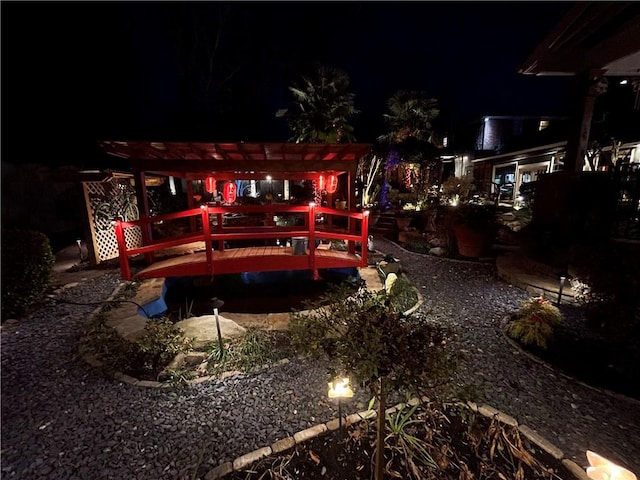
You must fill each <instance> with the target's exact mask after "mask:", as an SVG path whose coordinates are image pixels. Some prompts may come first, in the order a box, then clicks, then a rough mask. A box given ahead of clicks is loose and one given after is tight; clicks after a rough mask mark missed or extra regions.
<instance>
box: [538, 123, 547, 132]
mask: <svg viewBox="0 0 640 480" xmlns="http://www.w3.org/2000/svg"><path fill="white" fill-rule="evenodd" d="M548 126H549V120H540V123H539V124H538V131H539V132H541V131H542V130H544V129H545V128H547V127H548Z"/></svg>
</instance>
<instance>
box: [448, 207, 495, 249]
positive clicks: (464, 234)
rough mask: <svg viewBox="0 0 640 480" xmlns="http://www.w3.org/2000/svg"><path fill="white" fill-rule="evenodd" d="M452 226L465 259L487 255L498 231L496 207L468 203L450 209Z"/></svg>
mask: <svg viewBox="0 0 640 480" xmlns="http://www.w3.org/2000/svg"><path fill="white" fill-rule="evenodd" d="M449 212H450V214H451V226H452V229H453V232H454V235H455V239H456V243H457V244H458V252H459V253H460V255H462V256H463V257H473V258H477V257H481V256H482V255H484V254H486V253H487V251H488V249H489V247H490V246H491V242H492V240H493V237H494V236H495V233H496V230H497V224H496V219H495V215H496V211H495V206H494V205H493V204H489V203H482V202H467V203H461V204H458V205H456V206H451V207H449Z"/></svg>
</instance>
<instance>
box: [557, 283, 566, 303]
mask: <svg viewBox="0 0 640 480" xmlns="http://www.w3.org/2000/svg"><path fill="white" fill-rule="evenodd" d="M566 279H567V277H566V276H565V275H560V286H559V288H558V306H560V303H561V302H562V288H563V287H564V282H565V280H566Z"/></svg>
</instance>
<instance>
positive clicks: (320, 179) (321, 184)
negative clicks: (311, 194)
mask: <svg viewBox="0 0 640 480" xmlns="http://www.w3.org/2000/svg"><path fill="white" fill-rule="evenodd" d="M326 183H327V182H325V180H324V175H320V176H319V177H318V190H320V191H322V190H324V187H325V185H326Z"/></svg>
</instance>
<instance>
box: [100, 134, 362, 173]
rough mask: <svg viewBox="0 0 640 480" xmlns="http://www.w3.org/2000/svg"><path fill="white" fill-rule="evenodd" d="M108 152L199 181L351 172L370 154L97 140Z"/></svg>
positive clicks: (346, 149)
mask: <svg viewBox="0 0 640 480" xmlns="http://www.w3.org/2000/svg"><path fill="white" fill-rule="evenodd" d="M99 143H100V146H101V147H102V148H103V149H104V150H105V152H107V153H108V154H110V155H115V156H118V157H122V158H127V159H129V161H130V164H131V168H132V169H133V170H135V171H142V172H146V173H153V174H158V175H172V176H176V177H180V178H187V179H199V178H204V177H206V176H208V175H215V176H216V178H219V179H221V180H225V179H242V180H251V179H264V178H265V177H266V176H270V177H271V178H272V179H311V178H315V177H316V176H317V175H318V174H319V173H320V172H331V173H336V174H340V173H343V172H346V171H353V170H355V168H356V167H357V164H358V161H359V160H360V159H361V158H362V157H364V156H366V155H368V154H369V153H370V152H371V148H372V145H371V144H364V143H344V144H342V143H339V144H333V143H332V144H320V143H204V142H141V141H135V142H123V141H102V142H99Z"/></svg>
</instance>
